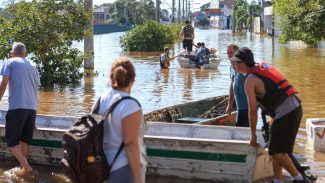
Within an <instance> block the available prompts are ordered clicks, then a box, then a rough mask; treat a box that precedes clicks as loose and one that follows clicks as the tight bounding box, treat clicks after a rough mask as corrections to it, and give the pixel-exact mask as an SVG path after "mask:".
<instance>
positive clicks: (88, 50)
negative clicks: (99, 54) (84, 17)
mask: <svg viewBox="0 0 325 183" xmlns="http://www.w3.org/2000/svg"><path fill="white" fill-rule="evenodd" d="M84 7H85V10H86V11H87V12H89V13H90V14H91V18H90V20H89V22H88V25H87V26H86V30H88V31H89V32H90V35H87V36H86V37H85V38H84V53H85V55H86V56H87V57H85V59H84V68H85V69H94V30H93V27H94V24H93V0H86V1H85V4H84Z"/></svg>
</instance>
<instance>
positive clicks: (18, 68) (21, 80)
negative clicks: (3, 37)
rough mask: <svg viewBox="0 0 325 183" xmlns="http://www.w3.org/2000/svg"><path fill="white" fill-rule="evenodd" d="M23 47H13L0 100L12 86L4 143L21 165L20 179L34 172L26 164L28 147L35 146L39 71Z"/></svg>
mask: <svg viewBox="0 0 325 183" xmlns="http://www.w3.org/2000/svg"><path fill="white" fill-rule="evenodd" d="M26 55H27V54H26V47H25V45H24V44H23V43H14V44H13V46H12V52H11V56H12V58H11V59H9V60H7V61H6V62H5V63H4V65H3V67H2V69H1V71H0V74H1V75H2V81H1V84H0V100H1V98H2V96H3V94H4V92H5V91H6V88H7V85H8V83H9V97H8V100H9V108H8V112H7V115H6V126H5V128H6V130H5V139H6V143H7V146H8V147H9V149H10V151H11V154H12V155H13V156H14V157H15V158H16V159H17V160H18V161H19V163H20V167H21V169H20V171H19V172H17V173H18V174H19V175H31V174H32V172H33V169H32V168H31V166H30V165H29V164H28V162H27V157H28V152H29V144H30V143H31V142H32V137H33V131H34V126H35V118H36V111H37V107H38V106H37V105H38V87H39V86H40V80H39V74H38V70H37V68H36V67H35V66H33V65H32V64H31V63H30V61H29V60H27V59H26V58H25V57H26Z"/></svg>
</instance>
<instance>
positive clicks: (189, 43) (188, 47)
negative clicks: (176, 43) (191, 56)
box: [183, 39, 193, 52]
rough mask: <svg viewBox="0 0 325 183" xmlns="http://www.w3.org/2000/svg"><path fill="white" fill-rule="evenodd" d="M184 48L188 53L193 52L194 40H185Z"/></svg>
mask: <svg viewBox="0 0 325 183" xmlns="http://www.w3.org/2000/svg"><path fill="white" fill-rule="evenodd" d="M183 48H184V49H185V50H187V51H190V52H191V51H192V49H193V40H192V39H184V40H183Z"/></svg>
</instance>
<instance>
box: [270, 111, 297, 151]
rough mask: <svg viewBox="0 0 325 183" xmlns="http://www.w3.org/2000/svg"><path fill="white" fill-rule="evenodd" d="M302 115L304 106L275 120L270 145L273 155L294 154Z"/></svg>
mask: <svg viewBox="0 0 325 183" xmlns="http://www.w3.org/2000/svg"><path fill="white" fill-rule="evenodd" d="M301 117H302V107H301V106H299V107H298V108H296V109H295V110H293V111H291V112H290V113H288V114H286V115H284V116H282V117H281V118H279V119H276V120H275V121H274V122H273V124H272V126H271V133H270V146H269V154H270V155H271V156H272V155H274V154H277V153H287V154H292V151H293V146H294V144H295V139H296V135H297V132H298V129H299V125H300V120H301Z"/></svg>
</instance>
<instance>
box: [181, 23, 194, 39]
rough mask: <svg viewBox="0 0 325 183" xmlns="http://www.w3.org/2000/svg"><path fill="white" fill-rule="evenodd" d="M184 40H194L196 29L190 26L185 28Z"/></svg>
mask: <svg viewBox="0 0 325 183" xmlns="http://www.w3.org/2000/svg"><path fill="white" fill-rule="evenodd" d="M183 32H184V39H193V33H194V29H193V27H192V26H191V25H190V24H187V25H185V26H184V27H183Z"/></svg>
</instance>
